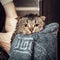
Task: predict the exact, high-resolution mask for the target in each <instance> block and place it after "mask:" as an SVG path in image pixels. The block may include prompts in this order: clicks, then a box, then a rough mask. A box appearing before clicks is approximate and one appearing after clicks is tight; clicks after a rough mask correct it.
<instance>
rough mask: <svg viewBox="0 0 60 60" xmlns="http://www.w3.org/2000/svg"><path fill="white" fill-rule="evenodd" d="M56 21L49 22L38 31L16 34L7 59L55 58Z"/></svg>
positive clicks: (54, 59)
mask: <svg viewBox="0 0 60 60" xmlns="http://www.w3.org/2000/svg"><path fill="white" fill-rule="evenodd" d="M58 27H59V24H58V23H51V24H48V25H46V26H45V28H44V29H43V30H42V31H41V32H38V33H34V34H30V35H24V34H17V35H16V36H15V38H14V40H13V42H12V45H11V49H10V53H9V55H10V58H9V60H56V49H57V47H56V45H57V32H58Z"/></svg>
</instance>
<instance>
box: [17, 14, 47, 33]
mask: <svg viewBox="0 0 60 60" xmlns="http://www.w3.org/2000/svg"><path fill="white" fill-rule="evenodd" d="M45 18H46V17H45V16H40V17H39V16H37V15H33V14H30V15H27V16H24V17H22V18H20V19H19V21H18V24H17V28H16V33H17V34H19V33H23V34H32V33H35V32H39V31H41V30H43V28H44V25H45V23H44V21H45Z"/></svg>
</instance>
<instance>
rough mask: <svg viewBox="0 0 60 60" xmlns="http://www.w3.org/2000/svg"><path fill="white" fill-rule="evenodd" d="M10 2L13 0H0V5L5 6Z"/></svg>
mask: <svg viewBox="0 0 60 60" xmlns="http://www.w3.org/2000/svg"><path fill="white" fill-rule="evenodd" d="M11 1H13V0H0V2H1V3H2V5H5V4H7V3H9V2H11Z"/></svg>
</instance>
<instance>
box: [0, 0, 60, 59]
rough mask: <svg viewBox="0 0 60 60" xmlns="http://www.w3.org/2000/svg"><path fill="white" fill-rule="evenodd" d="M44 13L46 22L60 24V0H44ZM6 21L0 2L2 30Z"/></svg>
mask: <svg viewBox="0 0 60 60" xmlns="http://www.w3.org/2000/svg"><path fill="white" fill-rule="evenodd" d="M42 2H43V3H42V15H45V16H46V24H49V23H51V22H57V23H59V24H60V1H59V0H43V1H42ZM4 23H5V12H4V9H3V7H2V5H1V4H0V32H2V29H3V26H4ZM57 41H58V60H59V59H60V27H59V32H58V40H57Z"/></svg>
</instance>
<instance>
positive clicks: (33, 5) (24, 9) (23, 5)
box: [14, 0, 40, 16]
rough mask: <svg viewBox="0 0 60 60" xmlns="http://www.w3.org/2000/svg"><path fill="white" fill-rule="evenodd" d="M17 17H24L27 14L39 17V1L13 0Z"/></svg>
mask: <svg viewBox="0 0 60 60" xmlns="http://www.w3.org/2000/svg"><path fill="white" fill-rule="evenodd" d="M14 3H15V6H16V10H17V13H18V15H21V16H23V15H25V14H29V13H33V14H38V15H39V11H40V8H39V0H14Z"/></svg>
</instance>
